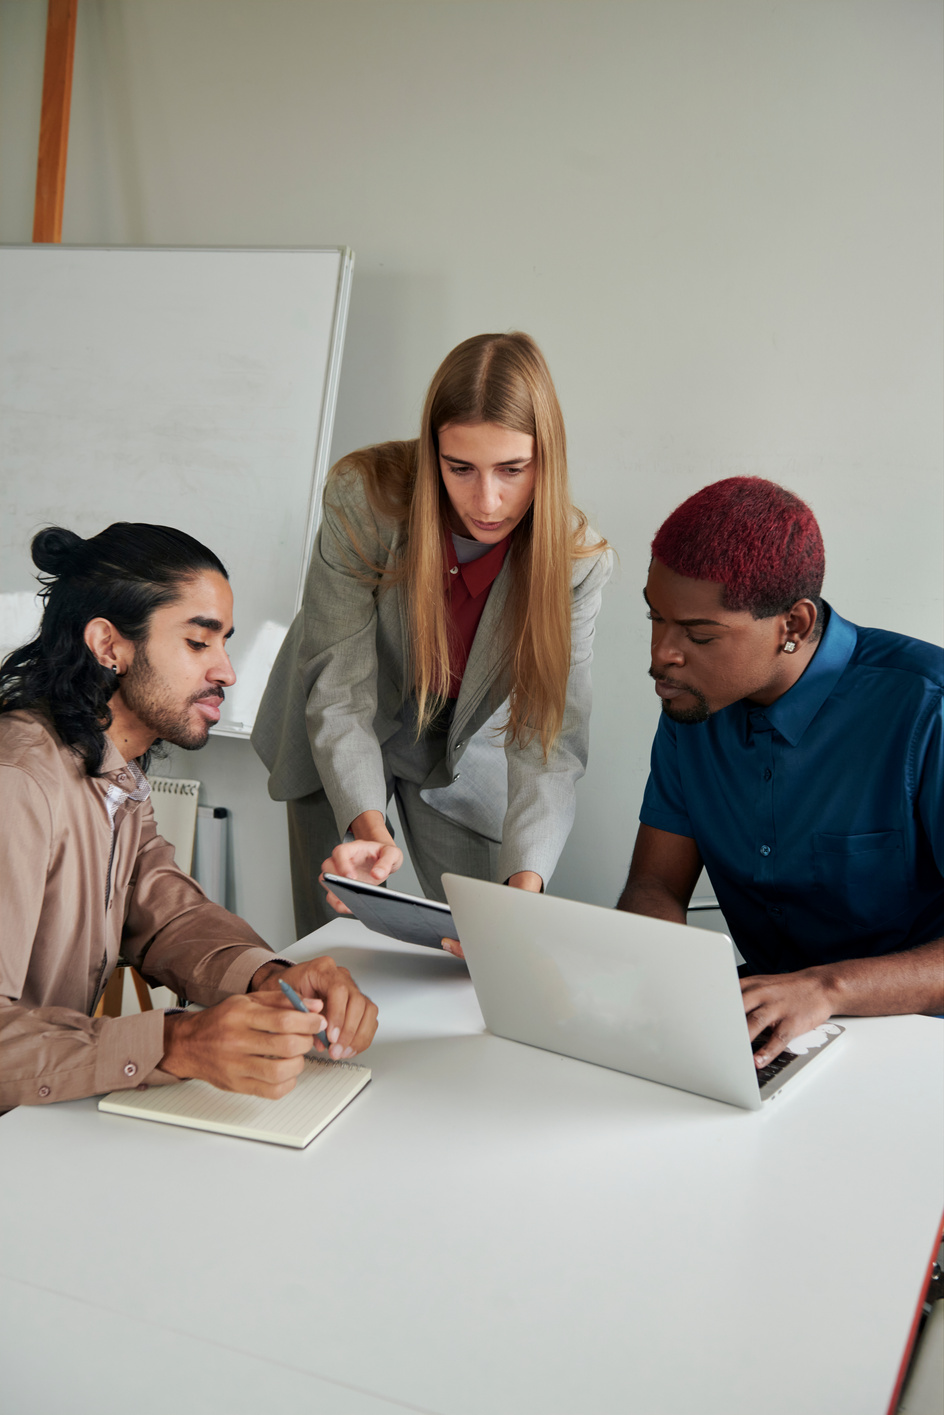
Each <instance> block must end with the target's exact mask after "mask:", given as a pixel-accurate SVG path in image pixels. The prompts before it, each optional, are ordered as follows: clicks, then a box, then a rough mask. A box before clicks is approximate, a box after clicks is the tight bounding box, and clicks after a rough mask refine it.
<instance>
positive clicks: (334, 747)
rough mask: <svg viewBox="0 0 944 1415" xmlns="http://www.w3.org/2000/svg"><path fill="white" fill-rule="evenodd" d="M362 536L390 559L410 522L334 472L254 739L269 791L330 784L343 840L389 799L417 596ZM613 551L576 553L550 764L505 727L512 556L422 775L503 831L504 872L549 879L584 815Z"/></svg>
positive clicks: (448, 811) (466, 818)
mask: <svg viewBox="0 0 944 1415" xmlns="http://www.w3.org/2000/svg"><path fill="white" fill-rule="evenodd" d="M352 536H353V537H355V538H356V541H357V543H358V545H360V546H361V547H363V548H364V550H365V551H366V553H367V554H369V555H374V554H376V556H377V559H378V563H381V564H382V563H384V559H386V564H387V565H388V566H392V565H393V563H394V561H395V560H396V556H397V551H398V547H399V543H400V531H399V528H398V526H397V525H396V524H395V523H394V522H392V521H389V520H386V519H385V518H383V517H381V516H380V515H379V514H377V513H375V512H374V511H373V510H372V509H371V507H370V505H369V503H368V501H367V497H366V495H365V493H364V489H363V485H362V483H361V480H360V477H359V476H358V475H357V474H356V473H353V472H351V473H348V474H346V475H344V474H342V476H340V477H337V476H336V477H335V478H334V479H333V480H332V482H331V485H330V488H329V492H328V494H327V495H326V497H325V506H324V515H323V519H322V522H321V526H320V528H319V531H318V535H317V538H316V541H315V547H314V550H313V552H312V558H311V565H310V567H309V571H308V578H307V581H306V586H305V596H304V602H303V606H302V608H301V610H300V611H299V613H298V615H297V616H296V618H295V620H294V622H293V624H292V626H291V628H290V629H289V631H288V634H287V635H286V638H285V642H284V643H283V645H282V649H281V651H280V653H279V656H278V658H277V659H276V662H275V665H274V666H273V669H272V673H271V675H270V677H269V682H268V685H267V687H266V691H265V694H264V696H263V699H262V703H261V705H260V708H259V713H258V716H257V718H256V724H255V727H254V729H253V733H252V742H253V746H254V747H255V749H256V751H257V752H258V754H259V756H260V757H261V758H262V760H263V762H264V763H265V765H266V766H267V767H268V769H269V772H270V776H269V794H270V796H272V798H273V799H274V800H277V801H286V800H293V799H296V798H298V797H300V796H306V795H308V794H309V793H311V792H313V791H317V790H318V789H319V787H320V788H323V789H324V791H325V793H326V795H327V797H328V800H329V801H330V803H331V806H332V809H333V810H334V813H335V818H336V821H337V827H338V839H339V840H340V839H343V837H344V835H345V833H346V831H347V829H348V827H349V825H350V823H351V821H352V820H353V819H354V818H355V816H358V815H360V813H361V812H362V811H367V810H375V811H385V810H386V804H387V784H386V783H387V778H388V777H389V772H387V771H385V764H384V744H385V743H387V742H389V741H390V739H391V738H392V737H393V736H394V735H395V734H396V733H397V732H398V731H399V730H400V728H401V726H402V725H403V720H404V709H405V705H406V700H407V699H408V697H409V692H410V685H409V683H408V681H407V674H408V665H409V651H408V646H409V624H408V618H407V608H406V603H405V597H404V595H403V593H402V592H401V590H400V589H399V588H397V587H393V588H390V589H386V590H382V589H380V588H379V585H378V583H377V580H371V579H370V578H367V577H366V576H365V572H364V569H363V565H362V563H360V562H359V561H358V557H357V555H356V553H355V551H354V549H353V546H352ZM611 569H612V560H611V556H610V554H609V552H604V553H602V554H600V555H598V556H594V557H587V558H586V559H582V560H576V561H575V562H574V573H573V606H572V651H571V667H570V676H569V678H568V683H567V702H566V707H565V712H564V722H563V727H562V730H561V734H560V736H559V737H558V739H557V742H556V743H555V746H554V748H553V750H552V752H551V754H550V756H549V759H548V761H547V762H546V763H545V761H544V759H543V754H542V751H541V745H540V741H533V742H531V743H530V744H529V745H528V746H527V747H523V748H522V747H519V746H517V745H515V744H514V743H512V742H509V741H507V740H506V741H504V742H502V740H501V736H500V734H499V735H498V737H497V739H496V734H495V732H494V728H495V725H496V722H497V721H499V720H500V718H501V716H502V711H503V700H504V699H505V698H506V697H507V682H506V678H505V670H504V668H503V665H502V662H501V657H500V652H499V646H500V644H501V642H502V637H503V636H502V635H501V633H500V632H499V630H500V625H501V621H502V616H503V613H504V608H505V603H506V600H507V597H508V590H509V583H510V578H509V568H508V563H507V561H506V563H505V565H504V566H503V567H502V570H501V571H500V573H499V575H498V576H497V578H496V579H495V582H494V584H493V585H492V588H491V591H490V593H489V596H488V599H487V601H486V605H485V609H484V611H483V613H482V618H481V620H480V622H479V627H478V631H477V633H476V635H475V640H474V642H473V644H472V651H471V653H470V655H469V661H468V665H467V667H466V671H465V674H464V676H463V679H462V688H461V691H460V693H459V698H458V700H457V702H456V708H455V712H454V715H453V720H452V725H451V727H450V730H449V734H448V738H447V741H446V745H445V753H444V755H443V757H442V759H441V760H440V761H439V762H438V763H437V765H436V766H435V767H434V768H433V769H432V770H431V771H430V772H429V773H428V775H427V776H426V778H425V780H423V782H422V785H421V795H422V797H423V799H424V800H425V801H426V802H427V803H428V804H429V805H430V806H432V807H433V808H434V809H435V810H437V811H439V812H440V813H441V814H442V815H445V816H447V817H448V818H449V819H450V820H454V821H457V822H459V823H460V824H462V825H465V826H467V827H469V828H470V829H472V830H474V831H477V832H478V833H479V834H480V835H484V836H487V837H488V838H489V839H491V840H495V841H501V844H502V848H501V852H500V855H499V866H498V878H499V879H507V878H508V877H509V875H512V874H515V873H516V872H517V871H519V870H535V871H536V872H537V873H538V874H539V875H540V876H541V878H542V879H543V880H544V881H545V883H546V882H547V881H548V880H549V879H550V877H551V874H552V873H553V870H554V867H555V865H556V864H557V861H558V858H559V856H560V853H561V850H562V849H563V847H564V844H565V842H566V840H567V836H568V835H569V833H570V829H571V826H572V825H573V819H574V787H575V784H576V782H577V781H578V779H579V778H580V777H581V776H582V775H583V773H584V771H585V770H586V764H587V749H588V737H589V717H590V704H591V694H590V663H591V659H592V657H593V648H592V646H593V633H594V624H595V621H596V616H597V613H598V611H599V608H600V599H601V594H602V590H603V586H604V585H605V583H606V581H607V580H608V579H609V576H610V573H611Z"/></svg>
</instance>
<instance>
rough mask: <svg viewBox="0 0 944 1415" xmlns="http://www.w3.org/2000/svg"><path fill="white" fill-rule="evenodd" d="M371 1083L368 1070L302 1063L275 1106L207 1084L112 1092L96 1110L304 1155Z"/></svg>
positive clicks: (312, 1061) (332, 1063)
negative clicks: (284, 1147)
mask: <svg viewBox="0 0 944 1415" xmlns="http://www.w3.org/2000/svg"><path fill="white" fill-rule="evenodd" d="M369 1080H370V1068H369V1067H367V1066H351V1065H349V1064H348V1063H346V1062H339V1061H318V1060H316V1059H314V1058H312V1057H308V1058H306V1060H305V1069H304V1071H302V1072H301V1074H300V1075H299V1078H298V1080H297V1081H296V1083H295V1089H294V1090H292V1091H289V1093H288V1095H287V1096H283V1097H282V1099H281V1100H279V1101H269V1100H264V1099H263V1098H262V1097H261V1096H240V1095H234V1094H233V1093H232V1092H231V1091H218V1090H217V1089H216V1087H215V1086H211V1085H209V1083H208V1082H206V1081H182V1082H181V1083H180V1085H179V1086H153V1087H151V1088H150V1089H149V1090H146V1091H112V1092H111V1094H110V1095H107V1096H103V1097H102V1099H101V1100H100V1101H99V1103H98V1108H99V1110H104V1111H109V1112H111V1113H112V1114H114V1115H130V1116H134V1117H136V1118H137V1119H140V1120H159V1121H162V1122H164V1124H166V1125H185V1126H189V1127H190V1128H191V1129H192V1130H212V1131H215V1132H216V1133H217V1134H219V1135H238V1136H241V1137H242V1138H243V1139H247V1140H265V1141H267V1142H269V1143H270V1144H274V1145H291V1146H293V1147H294V1148H295V1149H299V1150H300V1149H303V1148H304V1147H305V1145H307V1144H309V1142H310V1141H311V1140H313V1139H314V1137H315V1136H316V1135H317V1134H318V1132H319V1130H323V1129H324V1127H325V1126H326V1125H327V1124H328V1123H329V1122H330V1121H332V1120H333V1119H334V1117H335V1116H336V1115H337V1114H338V1112H339V1111H341V1110H343V1109H344V1107H345V1106H346V1105H347V1104H348V1102H349V1101H351V1100H353V1099H354V1097H355V1096H356V1095H357V1093H358V1091H361V1090H363V1088H364V1087H365V1086H366V1085H367V1082H368V1081H369Z"/></svg>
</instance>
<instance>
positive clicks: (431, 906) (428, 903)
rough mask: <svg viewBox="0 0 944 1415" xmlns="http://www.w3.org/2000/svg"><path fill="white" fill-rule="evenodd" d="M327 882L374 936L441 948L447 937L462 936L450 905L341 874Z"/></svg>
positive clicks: (328, 876) (327, 876)
mask: <svg viewBox="0 0 944 1415" xmlns="http://www.w3.org/2000/svg"><path fill="white" fill-rule="evenodd" d="M324 881H325V884H326V885H328V887H329V888H330V889H331V891H332V893H334V894H336V895H337V896H338V898H339V899H340V900H341V901H342V903H344V904H346V905H347V907H348V908H349V909H350V911H351V913H352V914H353V915H354V916H355V918H357V919H360V921H361V923H362V924H366V925H367V927H368V928H369V929H373V931H374V933H378V934H386V935H387V937H388V938H397V939H401V940H402V941H403V942H404V943H422V944H423V945H424V946H425V947H426V948H439V949H441V948H442V941H443V939H444V938H458V937H459V935H458V934H457V932H456V926H455V924H454V923H453V919H452V914H451V913H450V912H449V905H448V904H439V903H438V902H437V901H436V900H435V899H419V898H418V897H417V896H416V895H415V894H400V893H399V891H398V890H396V889H387V888H386V887H385V886H382V885H379V884H363V883H362V882H361V880H359V879H344V878H343V877H342V876H341V875H329V874H326V875H325V877H324Z"/></svg>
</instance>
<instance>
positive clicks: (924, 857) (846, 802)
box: [619, 477, 944, 1069]
mask: <svg viewBox="0 0 944 1415" xmlns="http://www.w3.org/2000/svg"><path fill="white" fill-rule="evenodd" d="M824 571H825V554H824V550H823V542H822V537H821V535H820V531H819V527H818V525H817V524H816V520H815V518H814V516H813V513H812V511H811V510H810V508H809V507H808V506H806V505H805V504H804V503H803V502H802V501H800V500H799V498H798V497H796V496H794V495H793V494H792V493H791V492H789V491H786V490H784V489H783V488H782V487H779V486H777V485H775V484H774V483H773V482H769V481H764V480H762V479H761V478H759V477H729V478H727V479H726V480H724V481H719V482H715V483H714V484H713V485H712V486H708V487H705V488H704V489H703V490H701V491H699V492H697V493H696V494H695V495H694V496H692V497H690V498H689V499H688V500H687V501H685V502H684V503H683V504H682V505H681V506H679V507H678V508H677V509H676V510H675V511H673V513H672V515H671V516H670V517H669V518H668V520H667V521H666V522H665V523H664V525H663V526H662V527H661V528H660V530H659V531H658V532H657V534H656V537H655V539H654V540H653V542H652V561H651V564H650V567H649V578H648V581H647V583H646V588H645V590H644V591H643V593H644V595H645V599H646V603H647V605H648V606H649V618H650V620H651V621H652V666H651V667H650V669H649V674H650V677H652V678H653V679H655V688H656V692H657V693H658V695H659V697H660V699H661V701H662V720H661V722H660V724H659V729H658V731H657V733H656V737H655V741H654V743H653V748H652V764H651V772H650V776H649V781H648V784H647V786H646V792H645V797H644V799H643V805H642V810H641V811H640V817H639V818H640V822H641V824H640V827H639V833H638V835H637V838H636V846H635V850H634V852H633V860H632V864H631V866H630V871H629V879H628V881H627V884H626V888H625V890H624V892H623V895H622V898H621V899H620V902H619V908H621V909H626V910H628V911H630V912H632V913H636V914H648V915H650V916H652V917H655V918H662V919H670V920H673V921H675V922H677V923H684V922H685V919H686V909H687V906H688V903H689V900H690V899H691V895H692V890H693V889H694V887H695V883H696V881H697V879H698V876H699V874H700V872H701V869H702V866H703V865H704V867H705V869H706V870H707V872H708V876H709V878H710V879H711V883H712V885H713V887H714V890H715V893H716V895H717V898H718V903H719V905H720V908H721V910H722V913H723V914H724V917H725V919H726V921H727V924H728V929H729V932H730V933H731V935H732V936H733V938H734V941H735V943H736V944H737V946H738V948H739V949H740V951H741V953H742V954H743V956H744V958H745V960H746V964H745V967H744V968H743V969H742V970H741V972H742V980H741V991H742V993H743V996H744V1007H745V1011H746V1013H747V1018H748V1027H749V1031H750V1035H751V1039H752V1040H754V1039H755V1038H758V1037H760V1038H761V1041H760V1042H759V1043H758V1044H757V1047H758V1049H757V1051H756V1052H755V1061H756V1064H757V1067H758V1069H759V1068H760V1067H762V1066H765V1065H767V1063H768V1062H770V1061H772V1060H773V1059H774V1058H775V1057H776V1056H777V1055H778V1054H779V1053H780V1052H781V1051H782V1050H783V1048H784V1047H785V1046H786V1045H787V1043H788V1042H789V1041H790V1040H791V1039H792V1038H793V1037H795V1036H798V1035H800V1034H801V1033H803V1032H806V1031H809V1030H810V1029H812V1028H813V1027H815V1026H817V1025H819V1024H820V1023H821V1022H824V1021H825V1020H826V1019H827V1018H828V1017H830V1016H831V1015H833V1014H834V1013H836V1014H840V1015H843V1014H844V1015H847V1016H876V1015H882V1014H890V1013H909V1012H921V1013H941V1012H944V712H942V700H944V653H942V650H941V649H940V648H937V647H935V646H934V645H933V644H928V643H923V642H922V641H921V640H919V639H910V638H906V637H905V636H904V635H903V634H894V633H889V632H887V631H886V630H882V629H863V628H859V627H857V626H856V625H855V624H851V623H849V622H848V620H845V619H842V618H840V616H839V615H838V614H837V613H836V611H835V610H834V609H831V608H830V606H829V605H828V604H826V603H825V602H824V601H823V600H822V598H821V591H822V585H823V575H824ZM762 1034H763V1035H762Z"/></svg>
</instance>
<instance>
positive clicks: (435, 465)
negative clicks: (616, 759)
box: [332, 332, 606, 760]
mask: <svg viewBox="0 0 944 1415" xmlns="http://www.w3.org/2000/svg"><path fill="white" fill-rule="evenodd" d="M476 423H495V424H496V425H497V426H499V427H503V428H506V429H508V430H509V431H512V432H523V433H527V434H529V435H530V436H531V437H533V438H534V463H535V479H534V500H533V502H532V505H531V508H530V510H529V511H528V513H527V514H526V515H525V517H524V518H523V519H522V520H521V521H520V522H519V524H518V525H517V526H516V527H515V529H514V530H513V531H512V533H511V536H510V538H509V554H508V560H509V568H510V574H511V586H510V591H509V595H508V616H507V621H506V631H505V642H504V644H503V645H502V646H501V647H502V653H503V658H504V668H505V672H504V675H503V677H502V696H506V695H507V696H508V698H509V715H508V720H507V722H506V723H505V729H506V730H507V731H509V732H510V735H511V738H512V740H514V741H515V742H517V743H518V745H519V746H525V745H526V744H527V743H528V742H530V741H531V740H532V738H534V737H535V736H539V737H540V739H541V746H542V749H543V752H544V756H545V760H546V759H547V756H548V753H549V752H550V750H551V748H552V746H553V745H554V742H555V741H556V739H557V737H558V735H559V734H560V730H561V726H562V724H563V720H564V707H565V703H566V698H567V678H568V674H569V672H570V653H571V631H570V606H571V582H572V562H573V560H574V559H575V558H577V557H582V556H587V555H596V554H598V553H599V552H600V551H602V550H604V549H605V548H606V541H605V540H596V541H590V542H588V540H587V519H586V517H585V516H584V514H583V512H582V511H579V510H578V509H577V508H576V507H575V506H574V505H573V502H572V501H571V499H570V489H569V485H568V479H567V438H566V434H565V432H564V419H563V416H562V415H561V410H560V404H559V403H558V401H557V394H556V392H555V391H554V384H553V382H552V380H551V375H550V371H549V370H548V367H547V364H546V363H545V361H544V356H543V355H542V353H541V351H540V349H539V348H538V346H537V345H536V344H535V342H534V340H533V339H531V338H529V337H528V335H527V334H520V333H517V332H512V333H510V334H477V335H475V336H474V337H473V338H471V339H466V340H465V341H464V342H463V343H462V344H459V345H458V346H457V348H455V349H453V350H452V353H450V354H447V356H446V358H445V359H444V360H443V362H442V364H441V365H440V366H439V368H438V369H437V371H436V373H435V374H434V376H433V380H432V383H431V384H430V386H429V392H428V393H427V395H426V402H425V405H424V407H423V416H422V421H421V424H420V435H419V437H418V438H417V439H416V440H415V441H412V442H387V443H382V444H381V445H379V446H377V447H366V448H363V449H362V450H361V451H359V452H355V453H352V454H351V455H350V456H348V457H345V458H344V459H343V461H342V462H340V463H338V465H337V467H335V468H333V469H332V475H333V476H338V475H341V474H342V473H343V472H345V471H348V472H350V471H355V472H358V473H360V476H361V477H362V479H363V482H364V486H365V490H366V493H367V497H368V500H369V501H370V503H371V505H372V507H373V508H374V510H375V511H377V512H378V513H380V514H381V515H382V516H385V517H387V518H390V519H393V520H394V521H396V522H398V523H399V524H400V525H401V527H402V530H403V533H404V534H403V539H402V544H401V548H400V554H399V558H398V560H397V563H396V565H395V566H394V568H393V569H392V570H390V569H382V568H381V567H380V566H379V565H377V564H376V563H375V557H374V556H372V555H370V553H369V552H368V550H367V549H366V548H363V547H360V546H358V545H356V543H355V549H356V550H357V552H358V554H359V556H360V557H361V559H362V560H363V562H364V566H365V568H366V569H367V571H368V572H369V573H370V574H371V575H378V574H379V575H381V577H382V582H386V584H388V585H391V584H394V583H397V584H403V585H404V586H405V588H406V594H407V604H408V608H409V622H410V630H411V634H410V649H411V664H410V677H411V679H412V687H413V692H414V693H415V695H416V702H417V724H418V729H417V730H418V732H422V731H423V730H424V728H426V727H428V726H429V724H430V723H431V722H432V720H433V719H434V718H435V717H436V715H437V713H439V712H440V710H441V709H442V707H443V705H444V703H445V687H446V685H447V684H448V682H449V676H450V675H449V639H448V628H447V626H448V608H447V597H446V588H445V585H444V583H443V550H444V547H445V545H446V537H447V535H448V534H449V529H448V513H449V507H450V503H449V497H448V493H447V492H446V488H445V485H444V483H443V479H442V475H441V472H440V465H439V437H438V434H439V432H440V431H441V430H442V429H443V428H445V427H448V426H451V425H457V424H459V425H462V424H476Z"/></svg>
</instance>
